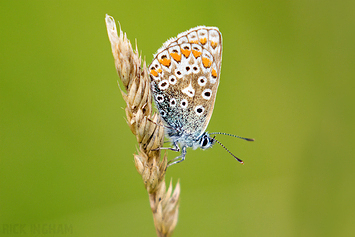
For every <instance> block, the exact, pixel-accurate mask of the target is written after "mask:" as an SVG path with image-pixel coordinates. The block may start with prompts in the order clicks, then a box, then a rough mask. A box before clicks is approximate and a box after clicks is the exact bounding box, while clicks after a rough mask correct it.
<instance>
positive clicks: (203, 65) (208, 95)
mask: <svg viewBox="0 0 355 237" xmlns="http://www.w3.org/2000/svg"><path fill="white" fill-rule="evenodd" d="M221 61H222V36H221V33H220V32H219V30H218V28H216V27H205V26H199V27H195V28H193V29H190V30H188V31H186V32H183V33H181V34H179V35H178V36H177V37H176V38H173V39H170V40H168V41H167V42H165V43H164V45H163V47H162V48H160V49H159V50H158V52H157V54H156V55H155V56H154V60H153V62H152V64H151V65H150V66H149V72H150V77H151V87H152V92H153V95H154V100H155V103H156V106H157V108H158V110H159V112H160V115H161V117H162V118H163V120H164V121H165V122H166V123H167V125H168V126H169V127H171V128H172V129H170V134H169V135H170V136H174V135H175V136H180V137H181V136H185V137H189V138H190V139H192V140H197V138H198V137H199V136H200V135H201V134H202V133H203V132H204V131H205V130H206V127H207V125H208V123H209V121H210V118H211V116H212V112H213V107H214V103H215V99H216V94H217V88H218V84H219V78H220V70H221Z"/></svg>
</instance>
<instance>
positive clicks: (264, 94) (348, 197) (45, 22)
mask: <svg viewBox="0 0 355 237" xmlns="http://www.w3.org/2000/svg"><path fill="white" fill-rule="evenodd" d="M354 10H355V2H354V1H314V0H311V1H309V0H307V1H223V0H221V1H209V0H206V1H192V0H189V1H149V2H148V1H127V0H124V1H121V0H115V1H111V0H110V1H90V0H87V1H37V0H33V1H2V2H1V3H0V27H1V30H0V32H1V33H0V34H1V37H0V55H1V57H0V92H1V94H0V98H1V101H0V121H1V123H0V129H1V130H0V132H1V133H0V139H1V140H0V141H1V143H0V156H1V157H0V233H1V234H0V235H3V236H12V235H16V236H18V234H17V233H15V232H16V231H18V230H16V224H22V225H25V226H24V228H25V229H24V231H25V233H21V236H35V235H34V234H32V233H30V229H29V226H30V225H32V224H37V225H40V226H41V227H42V232H40V234H39V235H36V236H63V234H61V233H59V232H58V231H57V232H55V231H52V232H49V231H50V230H49V231H48V228H47V227H46V226H49V225H52V226H53V225H57V226H60V225H62V226H63V225H67V226H69V227H70V228H72V231H71V232H69V233H65V235H66V236H86V237H89V236H155V235H156V234H155V230H154V225H153V219H152V215H151V211H150V207H149V202H148V197H147V193H146V191H145V189H144V186H143V183H142V181H141V177H140V176H139V175H138V173H137V172H136V170H135V167H134V162H133V155H132V154H133V153H134V152H135V151H136V141H135V138H134V136H133V135H132V134H131V132H130V130H129V128H128V126H127V125H126V121H125V118H124V117H125V113H124V110H123V109H122V108H123V107H124V106H125V104H124V101H123V99H122V98H121V95H120V91H119V89H118V87H117V80H118V77H117V74H116V71H115V68H114V62H113V57H112V54H111V48H110V43H109V41H108V37H107V33H106V27H105V21H104V18H105V14H106V13H108V14H110V15H112V16H113V17H114V18H115V20H117V21H120V23H121V26H122V29H123V31H125V32H126V33H127V34H128V38H129V39H130V40H131V42H133V44H134V43H135V39H137V42H138V48H139V51H140V52H141V53H142V55H143V56H145V58H146V60H147V63H148V64H149V63H150V62H151V60H152V58H153V56H152V55H153V53H155V52H156V50H157V49H158V48H159V47H161V45H162V43H163V42H164V41H165V40H167V39H168V38H170V37H174V36H176V35H177V34H178V33H180V32H183V31H185V30H188V29H190V28H192V27H195V26H197V25H208V26H217V27H219V29H220V30H221V32H222V35H223V43H224V45H223V63H222V74H221V83H220V86H219V91H218V96H217V100H216V105H215V109H214V113H213V116H212V119H211V122H210V124H209V127H208V131H210V132H212V131H220V132H228V133H233V134H237V135H240V136H246V137H253V138H255V139H256V141H255V142H254V143H250V142H245V141H243V140H239V139H234V138H231V137H224V136H219V137H218V138H219V140H220V141H221V142H222V143H224V145H225V146H226V147H228V148H229V149H230V150H231V151H232V152H233V153H234V154H235V155H237V156H238V157H240V158H242V159H243V160H244V162H245V165H240V164H239V163H238V162H236V161H235V160H234V159H233V157H231V156H230V155H229V154H228V153H227V152H226V151H225V150H224V149H223V148H222V147H220V146H218V145H216V146H215V147H214V148H213V149H210V150H207V151H201V150H196V151H192V150H188V153H187V158H186V161H185V162H183V163H181V164H179V165H175V166H173V167H171V168H169V170H168V172H167V180H170V179H172V180H173V183H174V184H175V183H176V182H177V180H180V182H181V189H182V191H181V201H180V216H179V223H178V225H177V228H176V230H175V233H174V236H283V237H285V236H354V233H355V208H354V200H355V191H354V188H355V182H354V181H355V179H354V171H355V169H354V165H355V164H354V160H355V159H354V158H355V157H354V148H353V146H354V132H355V131H354V119H355V116H354V115H355V112H354V111H355V110H354V101H355V100H354V99H355V98H354V96H353V94H354V88H355V83H354V76H355V66H354V61H355V53H354V45H355V44H354V43H355V36H354V29H355V17H354ZM175 156H176V153H173V152H171V153H169V157H170V158H173V157H175ZM11 226H13V227H14V228H13V229H11ZM9 228H10V229H9ZM46 228H47V229H46ZM46 230H47V232H46Z"/></svg>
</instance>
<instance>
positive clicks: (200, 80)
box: [197, 76, 207, 86]
mask: <svg viewBox="0 0 355 237" xmlns="http://www.w3.org/2000/svg"><path fill="white" fill-rule="evenodd" d="M197 83H198V84H199V85H200V86H205V85H206V83H207V78H206V77H203V76H202V77H199V78H198V79H197Z"/></svg>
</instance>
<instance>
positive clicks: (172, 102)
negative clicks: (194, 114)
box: [170, 98, 176, 107]
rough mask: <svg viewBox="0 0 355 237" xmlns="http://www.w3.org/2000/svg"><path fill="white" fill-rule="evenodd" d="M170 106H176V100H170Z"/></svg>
mask: <svg viewBox="0 0 355 237" xmlns="http://www.w3.org/2000/svg"><path fill="white" fill-rule="evenodd" d="M170 106H171V107H175V106H176V100H175V99H174V98H171V99H170Z"/></svg>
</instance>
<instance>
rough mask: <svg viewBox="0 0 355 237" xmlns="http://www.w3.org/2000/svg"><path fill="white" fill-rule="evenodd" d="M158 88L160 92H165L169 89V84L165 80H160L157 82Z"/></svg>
mask: <svg viewBox="0 0 355 237" xmlns="http://www.w3.org/2000/svg"><path fill="white" fill-rule="evenodd" d="M158 87H159V89H160V90H165V89H166V88H168V87H169V82H168V81H167V80H162V81H161V82H159V84H158Z"/></svg>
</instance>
